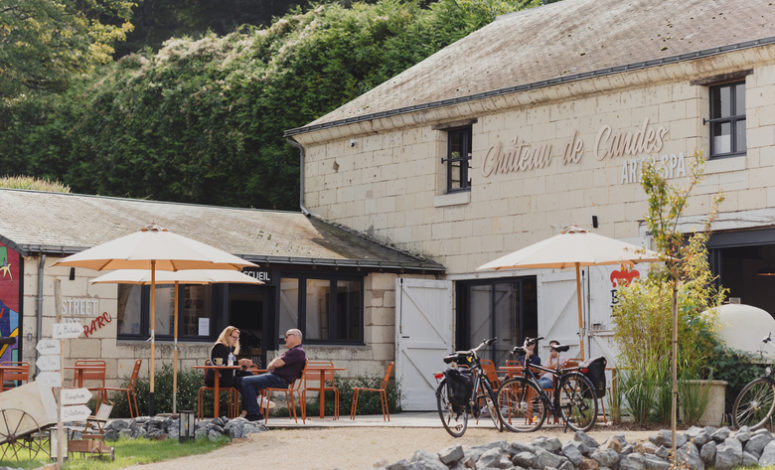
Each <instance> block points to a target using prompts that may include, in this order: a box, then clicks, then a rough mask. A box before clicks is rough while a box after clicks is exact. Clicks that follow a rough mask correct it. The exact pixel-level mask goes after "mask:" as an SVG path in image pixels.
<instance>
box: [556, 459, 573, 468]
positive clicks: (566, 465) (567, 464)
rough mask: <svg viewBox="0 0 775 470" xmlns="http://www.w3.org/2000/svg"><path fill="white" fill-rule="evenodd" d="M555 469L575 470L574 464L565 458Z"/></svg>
mask: <svg viewBox="0 0 775 470" xmlns="http://www.w3.org/2000/svg"><path fill="white" fill-rule="evenodd" d="M557 470H576V466H575V465H573V463H571V461H570V460H566V461H565V462H563V463H562V465H560V468H558V469H557Z"/></svg>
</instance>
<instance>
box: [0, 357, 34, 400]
mask: <svg viewBox="0 0 775 470" xmlns="http://www.w3.org/2000/svg"><path fill="white" fill-rule="evenodd" d="M0 367H7V369H6V370H5V371H4V373H3V382H17V381H19V382H29V381H30V363H29V362H25V361H3V362H0ZM3 390H5V384H4V383H0V392H2V391H3Z"/></svg>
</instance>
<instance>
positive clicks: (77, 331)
mask: <svg viewBox="0 0 775 470" xmlns="http://www.w3.org/2000/svg"><path fill="white" fill-rule="evenodd" d="M81 333H83V325H81V324H80V323H70V322H67V323H54V334H53V335H52V336H53V337H54V338H59V339H73V338H77V337H79V336H81Z"/></svg>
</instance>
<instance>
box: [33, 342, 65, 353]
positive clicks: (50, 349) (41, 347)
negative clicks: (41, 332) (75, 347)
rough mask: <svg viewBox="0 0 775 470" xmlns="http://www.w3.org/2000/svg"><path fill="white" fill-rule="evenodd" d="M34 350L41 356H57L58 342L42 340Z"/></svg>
mask: <svg viewBox="0 0 775 470" xmlns="http://www.w3.org/2000/svg"><path fill="white" fill-rule="evenodd" d="M35 349H37V350H38V352H39V353H40V354H41V355H43V356H58V355H59V354H60V352H61V348H60V347H59V341H55V340H53V339H42V340H40V341H38V344H37V346H35Z"/></svg>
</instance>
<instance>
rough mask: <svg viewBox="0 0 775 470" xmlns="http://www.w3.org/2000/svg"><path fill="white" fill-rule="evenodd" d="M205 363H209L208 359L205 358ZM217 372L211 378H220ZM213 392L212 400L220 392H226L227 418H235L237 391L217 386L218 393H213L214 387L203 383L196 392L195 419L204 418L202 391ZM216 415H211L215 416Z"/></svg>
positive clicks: (237, 411) (237, 400)
mask: <svg viewBox="0 0 775 470" xmlns="http://www.w3.org/2000/svg"><path fill="white" fill-rule="evenodd" d="M205 365H206V366H209V365H210V360H209V359H207V360H205ZM220 379H221V378H220V376H219V374H218V373H215V374H213V380H220ZM205 392H213V400H220V398H221V397H220V394H221V393H222V392H223V393H226V414H227V416H228V417H229V418H236V417H237V414H238V413H239V409H238V408H239V391H238V390H237V389H236V388H234V387H218V395H219V396H217V397H216V396H214V395H215V387H209V386H207V385H203V386H201V387H199V391H198V392H197V394H196V417H197V419H202V418H204V393H205ZM217 417H218V416H213V418H217Z"/></svg>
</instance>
